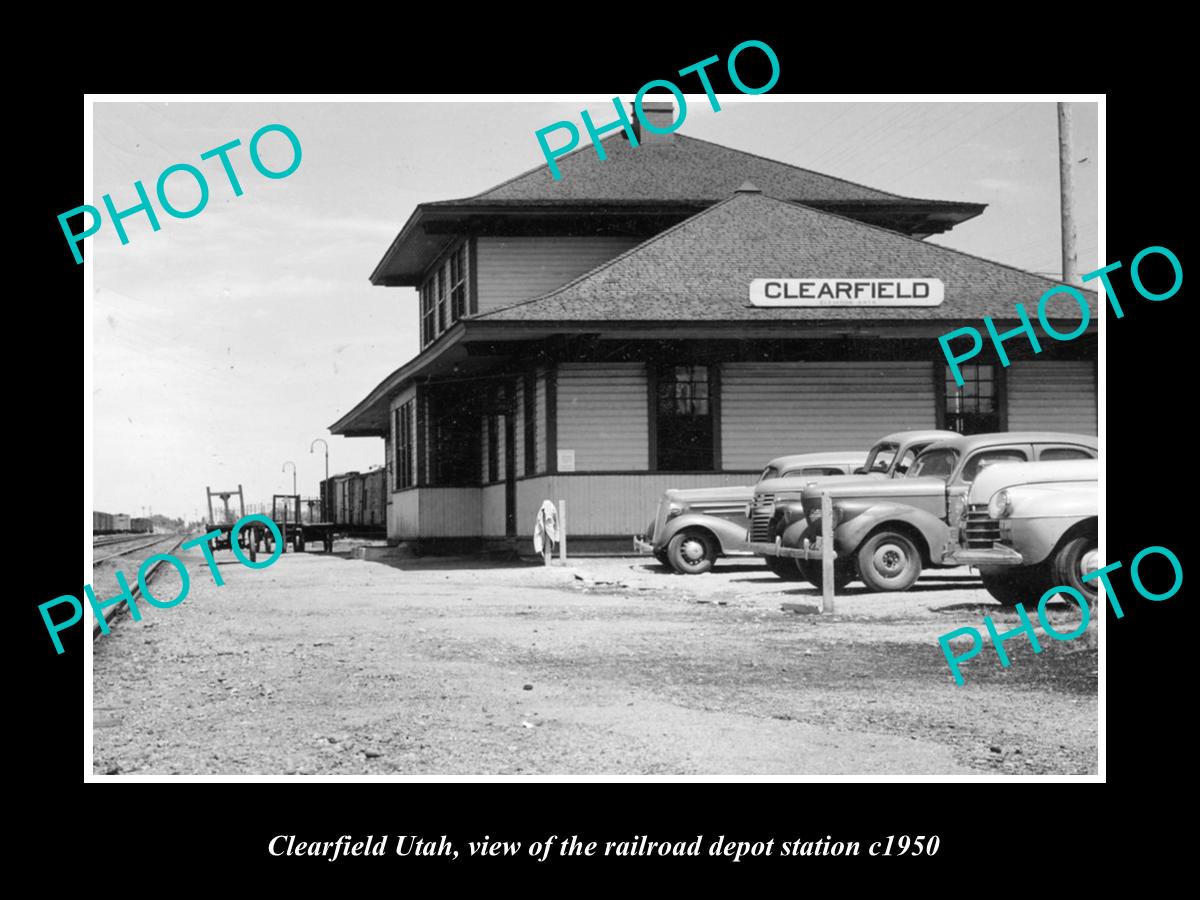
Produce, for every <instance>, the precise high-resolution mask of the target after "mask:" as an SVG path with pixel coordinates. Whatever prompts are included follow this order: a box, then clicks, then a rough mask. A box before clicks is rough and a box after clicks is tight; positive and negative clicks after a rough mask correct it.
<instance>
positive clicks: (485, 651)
mask: <svg viewBox="0 0 1200 900" xmlns="http://www.w3.org/2000/svg"><path fill="white" fill-rule="evenodd" d="M348 556H349V554H348V552H342V553H339V554H335V555H334V556H332V557H330V556H325V555H323V554H317V553H310V554H301V555H299V556H297V555H294V554H289V555H287V556H285V557H283V558H282V559H280V560H279V561H278V562H277V563H276V564H274V565H273V566H271V567H270V568H268V569H264V570H261V571H254V570H251V569H247V568H245V567H243V566H241V565H239V564H237V563H236V562H234V561H233V560H232V558H231V557H230V555H229V554H228V553H227V552H221V553H219V554H218V560H219V561H220V562H221V573H222V575H223V577H224V579H225V582H226V583H225V586H224V587H216V586H215V585H214V584H213V583H212V581H211V579H210V578H209V576H208V574H207V569H206V568H205V566H204V563H203V560H202V558H201V557H200V556H199V554H198V553H195V551H191V553H190V554H189V555H187V556H186V557H185V558H186V560H187V563H188V568H189V570H190V571H191V573H192V588H191V590H192V592H191V594H190V595H189V597H188V599H187V600H186V601H184V602H183V603H182V604H181V605H180V606H178V607H175V608H173V609H167V610H158V609H153V608H147V609H146V610H145V615H144V618H143V619H142V621H141V622H134V621H132V620H131V619H130V618H129V617H128V616H124V615H123V616H122V617H121V618H119V619H118V620H117V622H116V624H115V625H114V630H113V634H112V635H111V636H109V637H107V638H103V639H101V640H100V641H99V642H98V643H97V644H96V645H95V662H94V672H95V690H94V740H95V757H94V763H95V771H96V773H97V774H117V773H121V774H124V773H162V774H194V773H255V774H280V773H288V774H291V773H300V774H309V773H331V774H388V773H401V774H576V775H587V774H606V773H607V774H661V775H674V774H763V775H768V774H825V773H828V774H867V773H871V774H950V773H954V774H966V773H972V772H989V773H1002V774H1038V773H1067V774H1084V773H1092V772H1095V771H1096V752H1097V751H1096V727H1097V709H1096V653H1095V651H1092V650H1085V649H1080V646H1081V644H1082V642H1081V641H1075V642H1071V643H1057V642H1053V641H1050V640H1045V641H1044V642H1043V645H1044V650H1043V652H1042V653H1041V654H1040V655H1034V654H1033V653H1032V651H1031V650H1030V649H1029V646H1028V643H1027V641H1026V639H1025V638H1024V637H1022V638H1020V639H1019V640H1013V641H1011V642H1010V644H1011V645H1012V646H1011V648H1010V656H1011V657H1012V658H1013V664H1012V666H1011V668H1008V669H1003V668H1001V666H1000V665H999V663H998V662H997V661H996V657H995V654H994V653H993V652H992V651H991V649H990V648H987V649H985V650H984V652H983V653H981V654H980V655H979V656H978V657H976V659H975V660H974V661H972V662H970V663H968V664H966V665H965V666H964V672H965V676H966V679H967V682H966V685H965V686H964V687H957V686H956V685H955V684H954V681H953V679H952V678H951V676H950V672H949V670H948V668H947V666H946V663H945V660H944V658H943V656H942V653H941V650H940V649H939V647H938V645H937V640H936V639H937V636H938V635H940V634H943V633H945V632H947V631H950V630H952V629H954V628H957V627H960V626H963V625H974V626H976V627H980V628H982V625H981V618H982V615H984V614H987V613H990V614H991V615H992V616H993V618H994V619H995V620H996V622H997V626H998V627H1000V628H1011V627H1014V626H1015V625H1016V624H1017V622H1016V617H1015V615H1013V614H1011V613H1007V612H1004V611H1002V610H1000V608H999V607H998V606H996V605H995V604H993V603H992V601H991V599H990V598H989V597H988V595H987V594H986V593H985V592H984V591H983V589H982V588H981V587H979V584H978V582H977V581H975V580H973V579H971V578H970V576H969V573H968V572H967V571H966V570H950V571H948V572H939V573H935V574H934V575H932V576H930V577H926V578H924V579H922V581H921V582H919V583H918V586H917V589H916V590H913V591H911V592H909V593H906V594H899V595H896V594H891V595H888V594H882V595H881V594H866V593H865V592H864V591H863V589H862V587H861V585H852V586H851V587H850V588H848V589H847V591H846V593H845V594H844V595H842V596H839V598H838V607H837V610H838V611H837V614H836V615H824V616H817V615H798V614H795V613H791V612H782V611H781V610H780V603H781V602H806V601H811V602H815V601H816V592H815V590H814V589H813V588H812V587H811V586H809V585H807V584H805V583H785V582H782V581H780V580H779V579H777V578H775V577H774V576H773V575H771V574H770V573H768V572H767V570H766V569H765V568H764V567H763V566H762V564H761V563H760V562H759V561H757V560H749V561H746V562H744V563H736V564H731V563H729V562H726V563H724V564H723V565H720V566H718V567H717V570H716V571H715V572H713V573H711V574H708V575H702V576H680V575H674V574H668V573H667V572H666V571H665V570H664V569H662V568H660V567H659V566H658V564H657V563H655V562H653V561H649V560H645V559H642V560H637V559H603V560H600V559H590V560H578V561H572V562H570V563H569V564H568V565H567V566H559V565H555V566H552V567H550V568H544V567H542V566H541V565H540V564H538V565H532V564H531V565H522V564H517V563H511V564H496V563H489V562H486V561H482V560H461V559H457V560H445V559H443V560H435V559H429V558H426V559H409V560H392V561H390V562H388V563H380V562H366V561H363V560H357V559H351V558H348ZM174 578H175V576H174V575H173V574H171V575H168V576H164V578H163V584H162V587H161V593H162V594H163V595H165V596H166V597H171V596H174V595H175V593H176V591H177V588H178V582H177V581H174V580H172V579H174ZM98 587H99V585H98ZM1051 609H1052V618H1054V619H1055V620H1056V621H1061V622H1062V623H1063V624H1061V625H1060V626H1059V627H1060V630H1062V631H1064V632H1066V631H1070V630H1071V629H1072V628H1073V627H1074V624H1075V623H1077V622H1078V612H1077V611H1074V610H1073V609H1068V608H1067V607H1065V606H1064V607H1060V608H1059V609H1057V610H1055V609H1054V607H1051Z"/></svg>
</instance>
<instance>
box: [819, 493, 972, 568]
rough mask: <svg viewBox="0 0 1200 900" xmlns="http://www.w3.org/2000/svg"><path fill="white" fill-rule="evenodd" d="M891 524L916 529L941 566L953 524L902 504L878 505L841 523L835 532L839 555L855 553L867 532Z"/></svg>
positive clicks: (934, 561)
mask: <svg viewBox="0 0 1200 900" xmlns="http://www.w3.org/2000/svg"><path fill="white" fill-rule="evenodd" d="M889 524H898V525H899V524H903V525H908V526H909V527H910V529H913V530H916V531H917V533H919V534H920V535H921V537H922V538H923V539H924V541H925V546H926V547H927V548H928V550H929V558H930V562H931V563H932V564H933V565H942V560H943V558H944V557H945V554H946V549H947V544H948V543H949V541H950V538H951V532H950V527H949V526H948V525H947V524H946V523H945V522H943V521H942V520H941V519H939V518H938V517H937V516H935V515H933V514H932V513H929V512H926V511H925V510H923V509H917V508H916V507H915V506H905V505H903V504H900V503H878V504H875V505H874V506H872V507H870V508H869V509H867V510H866V511H865V512H862V513H859V514H858V515H857V516H855V517H854V518H853V519H851V520H850V521H848V522H843V523H841V524H840V525H838V527H837V530H836V531H834V540H833V546H834V549H836V550H837V552H838V555H839V556H841V555H843V554H845V555H849V554H851V553H854V552H856V551H857V550H858V548H859V545H861V544H862V542H863V541H864V540H866V538H867V535H869V534H870V533H871V532H872V531H874V530H875V529H876V528H878V527H879V526H881V525H889ZM901 530H903V529H901Z"/></svg>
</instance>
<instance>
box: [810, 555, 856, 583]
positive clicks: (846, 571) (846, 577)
mask: <svg viewBox="0 0 1200 900" xmlns="http://www.w3.org/2000/svg"><path fill="white" fill-rule="evenodd" d="M797 562H798V563H799V565H800V572H801V573H802V574H803V575H804V577H805V578H807V579H808V580H809V581H810V582H812V584H813V586H814V587H816V589H817V590H821V589H822V588H821V585H822V584H824V578H823V577H822V569H821V562H820V560H816V559H801V560H797ZM857 575H858V573H857V572H855V571H854V561H853V560H850V559H845V560H842V559H835V560H834V561H833V589H834V590H835V591H840V590H842V589H843V588H844V587H846V585H848V584H849V583H850V582H852V581H853V580H854V579H855V578H856V577H857Z"/></svg>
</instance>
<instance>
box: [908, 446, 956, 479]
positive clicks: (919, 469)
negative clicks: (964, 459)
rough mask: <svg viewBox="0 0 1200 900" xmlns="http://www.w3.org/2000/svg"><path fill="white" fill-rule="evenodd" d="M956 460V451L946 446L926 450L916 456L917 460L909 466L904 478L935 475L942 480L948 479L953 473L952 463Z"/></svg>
mask: <svg viewBox="0 0 1200 900" xmlns="http://www.w3.org/2000/svg"><path fill="white" fill-rule="evenodd" d="M957 462H958V451H957V450H951V449H949V448H946V449H944V450H928V451H926V452H925V453H922V454H921V455H920V456H918V457H917V461H916V462H915V463H913V464H912V466H910V467H909V470H908V473H907V474H906V475H905V477H906V478H920V477H922V476H931V475H932V476H935V477H937V478H940V479H942V481H949V480H950V476H951V475H953V474H954V465H955V463H957Z"/></svg>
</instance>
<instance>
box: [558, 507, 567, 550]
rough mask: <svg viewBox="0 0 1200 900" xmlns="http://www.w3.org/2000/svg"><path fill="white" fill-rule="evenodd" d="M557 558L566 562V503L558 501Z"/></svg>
mask: <svg viewBox="0 0 1200 900" xmlns="http://www.w3.org/2000/svg"><path fill="white" fill-rule="evenodd" d="M558 558H559V560H561V561H562V562H566V561H567V501H566V500H559V501H558Z"/></svg>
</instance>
